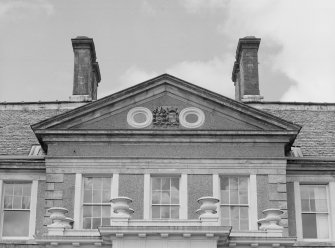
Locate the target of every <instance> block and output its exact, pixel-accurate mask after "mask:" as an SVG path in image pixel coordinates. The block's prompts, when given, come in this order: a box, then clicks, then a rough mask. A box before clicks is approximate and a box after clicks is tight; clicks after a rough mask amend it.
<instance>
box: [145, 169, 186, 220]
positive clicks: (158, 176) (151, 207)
mask: <svg viewBox="0 0 335 248" xmlns="http://www.w3.org/2000/svg"><path fill="white" fill-rule="evenodd" d="M153 178H169V179H170V180H171V179H172V178H178V184H179V185H178V187H179V190H178V194H179V196H178V197H179V199H178V204H176V203H170V204H163V203H160V204H153V202H152V196H153V195H152V193H153V188H152V187H153ZM180 181H181V177H180V176H177V175H174V176H173V175H165V176H161V175H151V176H150V218H151V219H152V220H179V219H180ZM170 183H171V181H170ZM170 191H171V188H170ZM153 206H159V207H163V206H168V207H178V218H171V217H170V218H153V217H152V212H153V210H152V209H153Z"/></svg>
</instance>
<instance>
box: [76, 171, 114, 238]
mask: <svg viewBox="0 0 335 248" xmlns="http://www.w3.org/2000/svg"><path fill="white" fill-rule="evenodd" d="M85 177H110V179H111V198H115V197H117V196H118V185H119V174H118V173H113V174H82V173H76V177H75V196H74V216H73V217H74V218H73V219H74V225H73V229H80V230H91V231H92V232H94V231H97V230H98V229H84V226H83V224H84V217H83V208H84V178H85ZM109 204H111V203H109ZM98 205H99V204H98ZM105 205H108V204H107V203H105ZM113 214H114V212H113V206H112V204H111V213H110V217H111V216H112V215H113Z"/></svg>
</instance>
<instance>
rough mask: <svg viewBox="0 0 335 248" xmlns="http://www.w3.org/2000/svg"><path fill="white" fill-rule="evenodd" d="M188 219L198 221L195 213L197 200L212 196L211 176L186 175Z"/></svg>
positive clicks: (197, 205) (197, 207) (197, 206)
mask: <svg viewBox="0 0 335 248" xmlns="http://www.w3.org/2000/svg"><path fill="white" fill-rule="evenodd" d="M187 184H188V185H187V188H188V192H187V193H188V218H189V219H198V217H199V215H198V214H196V213H195V211H196V210H197V209H199V207H200V205H199V204H198V202H197V200H198V199H199V198H200V197H204V196H213V175H192V174H190V175H188V178H187Z"/></svg>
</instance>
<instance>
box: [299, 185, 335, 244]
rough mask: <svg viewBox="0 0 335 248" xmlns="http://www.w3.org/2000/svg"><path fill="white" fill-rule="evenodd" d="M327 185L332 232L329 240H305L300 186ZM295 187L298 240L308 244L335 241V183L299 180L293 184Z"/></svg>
mask: <svg viewBox="0 0 335 248" xmlns="http://www.w3.org/2000/svg"><path fill="white" fill-rule="evenodd" d="M307 184H310V185H327V186H328V187H327V188H328V190H327V191H328V192H327V196H328V200H329V203H328V204H329V206H330V207H329V210H328V211H329V212H328V214H329V224H330V227H331V228H330V232H329V239H304V238H303V230H302V217H301V194H300V185H307ZM293 185H294V206H295V221H296V230H297V240H298V241H306V242H327V241H335V214H334V212H332V209H335V181H330V182H321V181H320V182H314V181H309V180H306V181H305V180H303V179H302V180H297V181H294V182H293Z"/></svg>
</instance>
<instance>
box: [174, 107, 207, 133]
mask: <svg viewBox="0 0 335 248" xmlns="http://www.w3.org/2000/svg"><path fill="white" fill-rule="evenodd" d="M179 121H180V124H181V125H182V126H183V127H186V128H197V127H201V126H202V125H203V124H204V122H205V114H204V112H203V111H202V110H201V109H198V108H195V107H190V108H185V109H183V110H182V111H181V112H180V114H179Z"/></svg>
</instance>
